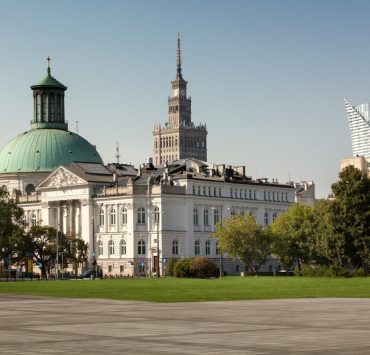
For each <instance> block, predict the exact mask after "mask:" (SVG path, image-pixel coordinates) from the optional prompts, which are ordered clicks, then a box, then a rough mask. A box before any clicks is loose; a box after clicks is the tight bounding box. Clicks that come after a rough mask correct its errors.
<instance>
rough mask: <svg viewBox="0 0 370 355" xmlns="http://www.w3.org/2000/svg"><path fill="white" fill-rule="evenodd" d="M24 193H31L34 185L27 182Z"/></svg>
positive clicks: (33, 190)
mask: <svg viewBox="0 0 370 355" xmlns="http://www.w3.org/2000/svg"><path fill="white" fill-rule="evenodd" d="M25 191H26V194H27V195H31V194H32V193H33V192H35V185H33V184H28V185H27V186H26V188H25Z"/></svg>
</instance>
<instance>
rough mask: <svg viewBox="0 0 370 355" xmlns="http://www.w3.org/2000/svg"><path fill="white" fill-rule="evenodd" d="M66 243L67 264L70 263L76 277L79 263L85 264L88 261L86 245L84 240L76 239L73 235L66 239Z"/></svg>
mask: <svg viewBox="0 0 370 355" xmlns="http://www.w3.org/2000/svg"><path fill="white" fill-rule="evenodd" d="M67 242H68V246H67V251H68V262H70V263H72V265H73V270H74V273H75V275H77V265H78V264H79V263H81V264H86V262H87V260H88V254H87V250H88V245H87V243H86V242H85V241H84V240H82V239H80V238H77V237H76V236H75V235H72V236H71V237H69V238H67ZM94 266H95V265H94Z"/></svg>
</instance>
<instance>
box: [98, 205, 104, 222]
mask: <svg viewBox="0 0 370 355" xmlns="http://www.w3.org/2000/svg"><path fill="white" fill-rule="evenodd" d="M99 225H100V226H104V210H103V209H102V208H101V209H100V211H99Z"/></svg>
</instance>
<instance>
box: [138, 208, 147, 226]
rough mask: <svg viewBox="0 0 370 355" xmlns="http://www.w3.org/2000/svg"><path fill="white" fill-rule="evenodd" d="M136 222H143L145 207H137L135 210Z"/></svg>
mask: <svg viewBox="0 0 370 355" xmlns="http://www.w3.org/2000/svg"><path fill="white" fill-rule="evenodd" d="M137 223H138V224H145V209H144V207H139V208H138V210H137Z"/></svg>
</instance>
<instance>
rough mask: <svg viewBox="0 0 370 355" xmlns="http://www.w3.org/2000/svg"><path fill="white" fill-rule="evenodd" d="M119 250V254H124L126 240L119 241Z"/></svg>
mask: <svg viewBox="0 0 370 355" xmlns="http://www.w3.org/2000/svg"><path fill="white" fill-rule="evenodd" d="M119 252H120V254H121V255H126V242H125V241H124V240H123V239H122V240H121V241H120V243H119Z"/></svg>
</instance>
